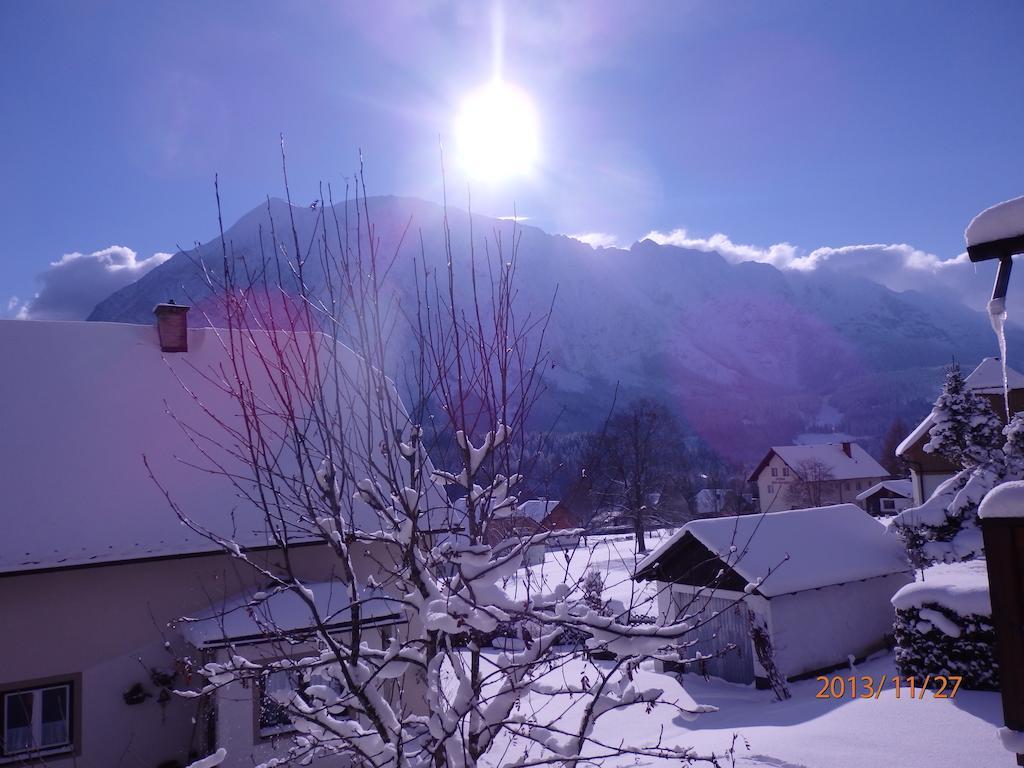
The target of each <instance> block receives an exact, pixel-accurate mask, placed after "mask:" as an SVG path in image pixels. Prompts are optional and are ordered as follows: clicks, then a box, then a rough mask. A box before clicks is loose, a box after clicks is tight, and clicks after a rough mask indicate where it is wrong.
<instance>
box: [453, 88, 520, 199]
mask: <svg viewBox="0 0 1024 768" xmlns="http://www.w3.org/2000/svg"><path fill="white" fill-rule="evenodd" d="M455 140H456V146H457V148H458V157H459V162H460V164H461V165H462V167H463V170H465V171H466V173H467V174H469V175H470V176H472V177H474V178H477V179H481V180H484V181H501V180H503V179H507V178H510V177H513V176H525V175H528V174H529V173H530V172H531V171H532V170H533V167H534V165H535V163H536V162H537V146H538V126H537V112H536V110H535V109H534V106H533V101H532V100H531V99H530V97H529V95H528V94H527V93H526V92H525V91H524V90H522V89H521V88H517V87H516V86H514V85H511V84H509V83H506V82H503V81H501V80H493V81H491V82H490V83H488V84H487V85H485V86H483V87H482V88H479V89H477V90H475V91H473V92H472V93H470V94H469V95H468V96H467V97H466V99H465V101H463V103H462V107H461V109H460V110H459V114H458V116H457V117H456V118H455Z"/></svg>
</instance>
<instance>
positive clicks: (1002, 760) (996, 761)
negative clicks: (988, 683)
mask: <svg viewBox="0 0 1024 768" xmlns="http://www.w3.org/2000/svg"><path fill="white" fill-rule="evenodd" d="M595 663H597V664H608V663H609V662H595ZM588 669H591V663H589V662H585V661H583V660H582V659H579V660H574V661H573V662H570V663H568V664H566V665H565V666H564V667H563V668H562V669H561V670H559V672H558V673H557V674H558V675H559V676H561V675H564V676H565V677H566V678H567V679H568V680H570V681H574V680H575V679H576V678H577V677H579V678H582V677H583V676H584V675H586V674H587V670H588ZM844 673H846V674H853V673H851V672H849V671H846V670H840V671H837V672H836V674H837V675H841V674H844ZM856 674H857V675H871V676H873V677H875V678H876V679H877V678H878V677H879V676H882V675H888V676H890V677H891V676H892V675H894V674H896V671H895V667H894V666H893V663H892V656H891V655H889V654H886V655H884V656H881V657H879V658H875V659H873V660H871V661H868V662H865V663H863V664H860V665H858V666H857V667H856ZM591 678H593V674H591ZM637 681H638V683H639V684H640V685H641V686H642V687H651V686H654V687H658V688H661V689H663V690H664V691H665V693H664V695H663V699H664V700H667V701H669V702H677V703H679V704H681V705H683V706H685V707H687V708H688V709H696V708H697V707H698V706H708V705H710V706H712V707H716V708H718V711H714V712H705V713H702V714H698V715H695V716H693V718H692V719H690V718H686V717H683V716H681V715H680V712H679V711H678V710H677V709H675V708H673V707H671V706H669V705H666V704H659V705H657V706H656V707H654V708H653V709H652V711H651V712H649V713H648V712H647V711H645V708H644V707H642V706H635V707H631V708H630V709H628V710H620V711H617V712H612V713H609V714H607V715H605V716H604V717H603V718H602V719H601V720H600V721H599V724H598V726H597V728H596V729H595V732H594V736H595V738H596V739H598V741H600V742H601V743H604V744H607V745H619V744H620V743H625V744H629V745H633V746H649V745H652V744H655V743H656V742H658V740H659V739H660V740H661V743H662V745H663V746H672V747H690V748H692V749H693V753H694V754H696V755H710V754H712V753H714V754H716V755H722V754H723V753H724V752H726V750H728V749H729V747H730V745H732V744H733V743H735V765H736V766H738V767H739V768H883V766H898V767H899V768H937V767H938V766H942V767H943V768H999V766H1006V768H1010V767H1011V766H1013V765H1014V759H1013V756H1012V755H1010V754H1009V753H1008V752H1006V751H1004V750H1003V748H1002V745H1001V744H1000V742H999V739H998V737H997V736H996V728H997V726H998V725H1001V724H1002V712H1001V709H1000V700H999V695H998V694H995V693H988V692H978V691H966V690H961V691H959V692H958V693H957V695H956V697H955V698H954V699H951V700H947V699H934V698H932V697H931V696H930V695H927V696H926V697H925V698H924V699H921V700H918V699H910V698H909V697H908V696H907V691H906V689H904V690H903V692H902V695H901V698H899V699H897V698H896V693H895V689H892V688H887V689H885V690H883V692H882V694H881V696H880V697H879V698H878V699H856V700H851V699H840V700H830V699H818V698H816V697H815V694H816V693H817V692H818V691H819V689H820V687H821V684H820V683H819V682H817V681H815V680H813V679H812V680H805V681H802V682H797V683H792V684H791V685H790V688H791V692H792V694H793V696H792V698H791V699H789V700H788V701H783V702H779V701H775V700H774V697H773V694H772V693H771V692H770V691H758V690H755V689H754V687H753V686H743V685H735V684H732V683H726V682H724V681H721V680H718V679H713V680H710V681H708V680H704V679H703V678H701V677H699V676H696V675H686V676H684V681H683V684H682V685H680V684H679V683H678V682H677V680H676V679H675V678H674V677H672V676H669V675H664V674H660V673H656V672H652V671H644V670H641V671H639V672H638V673H637ZM578 701H582V699H578ZM544 706H545V708H546V709H547V713H550V712H551V710H552V709H553V708H559V709H561V706H562V705H561V704H559V703H557V702H553V701H550V700H547V701H546V702H545V703H544ZM528 709H529V707H528V706H524V711H528ZM574 712H575V713H576V715H577V716H576V718H575V719H576V720H578V709H574V708H573V707H572V706H569V707H568V709H567V711H566V715H565V717H564V718H563V719H562V721H561V722H564V723H566V725H568V726H571V724H572V721H573V719H574V718H573V713H574ZM734 735H735V736H736V739H735V742H734V739H733V737H734ZM506 741H507V743H506V745H505V749H499V750H498V751H497V752H496V753H493V754H494V757H495V758H498V759H496V760H495V763H496V764H499V763H502V762H504V761H506V760H508V759H509V758H510V757H512V756H514V755H517V754H518V756H519V758H520V759H521V760H522V761H523V762H527V761H529V760H530V759H536V758H538V757H540V754H539V749H538V748H537V747H536V746H535V745H531V743H530V742H529V741H528V740H526V739H511V740H506ZM506 750H507V751H506ZM589 764H590V765H596V764H599V765H600V766H602V768H620V767H621V768H625V766H665V767H666V768H667V767H668V766H670V765H676V766H678V765H679V764H680V763H679V761H678V760H663V759H657V758H646V757H636V756H628V757H621V758H614V759H607V758H606V759H602V760H600V761H599V762H598V761H595V762H592V763H589ZM696 764H697V765H701V764H702V763H696ZM703 764H704V765H707V763H703ZM720 764H721V765H722V766H723V768H724V766H729V765H732V764H733V763H731V762H730V759H729V758H728V757H724V758H721V759H720Z"/></svg>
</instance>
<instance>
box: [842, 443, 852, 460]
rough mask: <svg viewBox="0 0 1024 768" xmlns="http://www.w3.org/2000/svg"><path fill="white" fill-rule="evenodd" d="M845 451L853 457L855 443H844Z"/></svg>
mask: <svg viewBox="0 0 1024 768" xmlns="http://www.w3.org/2000/svg"><path fill="white" fill-rule="evenodd" d="M843 453H845V454H846V455H847V456H849V457H850V458H851V459H852V458H853V443H843Z"/></svg>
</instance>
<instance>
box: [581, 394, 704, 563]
mask: <svg viewBox="0 0 1024 768" xmlns="http://www.w3.org/2000/svg"><path fill="white" fill-rule="evenodd" d="M597 442H598V445H599V450H600V452H601V453H602V454H603V456H602V459H603V460H602V475H603V477H602V478H601V479H600V480H599V484H598V488H599V490H598V493H597V498H598V499H599V502H600V503H601V504H602V505H604V506H606V507H611V508H613V509H614V508H616V507H618V508H621V509H622V510H623V511H624V513H625V516H626V517H627V518H628V519H629V520H630V521H631V523H632V526H633V533H634V535H635V536H636V546H637V551H638V552H646V551H647V543H646V540H645V537H644V531H645V530H646V529H647V528H649V527H652V526H654V525H665V524H672V523H678V522H682V521H683V519H684V518H685V515H684V514H683V509H681V505H683V504H685V499H683V500H682V501H680V499H682V498H683V497H682V494H676V493H674V491H676V488H675V485H676V482H677V480H678V478H679V477H681V476H682V474H683V471H682V470H683V467H684V466H685V463H686V456H685V450H684V448H685V446H684V444H683V440H682V428H681V426H680V424H679V420H678V419H677V418H676V417H675V415H674V414H672V412H671V411H670V410H669V409H668V408H667V407H666V406H665V405H664V404H662V403H659V402H657V401H655V400H650V399H647V398H644V399H641V400H637V401H635V402H633V403H632V404H630V405H629V406H627V407H626V408H625V409H624V410H623V411H621V412H619V413H616V414H615V415H613V416H612V417H611V419H610V420H609V422H608V425H607V428H606V430H605V431H604V433H603V434H602V435H601V436H599V438H598V440H597Z"/></svg>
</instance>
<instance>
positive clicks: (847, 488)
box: [843, 483, 850, 491]
mask: <svg viewBox="0 0 1024 768" xmlns="http://www.w3.org/2000/svg"><path fill="white" fill-rule="evenodd" d="M843 490H844V491H848V490H850V484H849V483H845V484H844V485H843Z"/></svg>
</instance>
